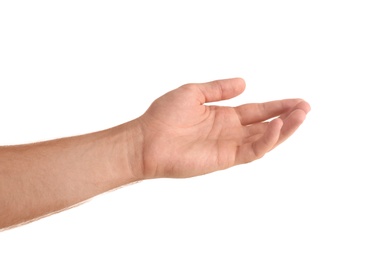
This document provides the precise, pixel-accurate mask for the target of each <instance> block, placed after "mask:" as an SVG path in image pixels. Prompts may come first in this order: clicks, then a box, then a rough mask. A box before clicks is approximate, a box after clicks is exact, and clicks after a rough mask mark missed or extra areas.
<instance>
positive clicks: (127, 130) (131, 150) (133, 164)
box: [118, 119, 145, 183]
mask: <svg viewBox="0 0 390 260" xmlns="http://www.w3.org/2000/svg"><path fill="white" fill-rule="evenodd" d="M118 127H120V128H121V131H123V133H124V138H125V140H124V142H123V147H124V148H123V152H124V157H125V160H124V161H125V164H126V165H125V167H126V168H127V169H126V173H125V175H127V177H128V178H129V179H128V183H130V182H134V181H140V180H143V179H145V173H144V158H143V141H144V140H143V132H142V128H141V126H140V124H139V122H138V119H135V120H132V121H129V122H127V123H125V124H123V125H120V126H118Z"/></svg>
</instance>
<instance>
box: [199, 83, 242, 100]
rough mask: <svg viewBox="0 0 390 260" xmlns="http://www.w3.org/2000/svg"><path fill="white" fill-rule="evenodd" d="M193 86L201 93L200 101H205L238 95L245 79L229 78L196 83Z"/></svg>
mask: <svg viewBox="0 0 390 260" xmlns="http://www.w3.org/2000/svg"><path fill="white" fill-rule="evenodd" d="M195 86H196V87H197V88H198V89H199V90H200V92H201V93H202V94H203V100H201V101H202V103H207V102H214V101H220V100H225V99H230V98H233V97H236V96H238V95H240V94H241V93H242V92H243V91H244V89H245V81H244V80H243V79H242V78H231V79H221V80H215V81H210V82H206V83H198V84H195Z"/></svg>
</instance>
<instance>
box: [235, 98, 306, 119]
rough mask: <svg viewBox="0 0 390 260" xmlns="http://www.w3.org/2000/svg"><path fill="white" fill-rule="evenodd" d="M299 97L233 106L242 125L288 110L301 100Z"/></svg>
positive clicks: (269, 117)
mask: <svg viewBox="0 0 390 260" xmlns="http://www.w3.org/2000/svg"><path fill="white" fill-rule="evenodd" d="M302 101H303V100H302V99H300V98H293V99H282V100H275V101H270V102H265V103H253V104H245V105H241V106H238V107H235V108H234V109H235V111H236V113H237V115H238V117H239V119H240V121H241V124H242V125H250V124H254V123H258V122H262V121H265V120H268V119H271V118H273V117H276V116H279V115H281V114H283V113H286V112H288V111H289V110H290V109H292V108H293V107H294V106H295V105H297V104H298V103H300V102H302Z"/></svg>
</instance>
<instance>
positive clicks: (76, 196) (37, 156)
mask: <svg viewBox="0 0 390 260" xmlns="http://www.w3.org/2000/svg"><path fill="white" fill-rule="evenodd" d="M137 133H139V130H137V129H136V126H135V124H134V122H128V123H126V124H124V125H120V126H117V127H114V128H111V129H108V130H104V131H100V132H96V133H91V134H86V135H82V136H75V137H69V138H63V139H58V140H51V141H46V142H41V143H34V144H26V145H17V146H7V147H0V229H1V228H4V227H9V226H12V225H15V224H19V223H23V222H26V221H30V220H33V219H36V218H39V217H42V216H45V215H47V214H50V213H53V212H57V211H60V210H62V209H65V208H68V207H70V206H73V205H75V204H78V203H80V202H82V201H84V200H87V199H89V198H91V197H93V196H95V195H97V194H100V193H103V192H105V191H108V190H111V189H114V188H116V187H119V186H122V185H125V184H127V183H130V182H134V181H138V180H141V179H142V175H141V173H142V167H141V164H140V163H139V162H140V155H139V154H138V153H137V150H136V148H135V149H129V148H130V147H129V146H126V145H124V144H132V145H134V146H135V145H136V144H137V143H138V142H139V140H138V139H137ZM129 161H131V164H129Z"/></svg>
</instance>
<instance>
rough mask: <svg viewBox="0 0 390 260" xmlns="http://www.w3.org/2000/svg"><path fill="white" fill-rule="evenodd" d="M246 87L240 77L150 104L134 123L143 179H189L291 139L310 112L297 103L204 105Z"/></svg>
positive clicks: (185, 88) (171, 94) (182, 90)
mask: <svg viewBox="0 0 390 260" xmlns="http://www.w3.org/2000/svg"><path fill="white" fill-rule="evenodd" d="M244 89H245V82H244V81H243V80H242V79H240V78H235V79H226V80H217V81H213V82H208V83H203V84H187V85H184V86H181V87H179V88H177V89H175V90H173V91H171V92H168V93H167V94H165V95H163V96H162V97H160V98H158V99H157V100H156V101H154V102H153V104H152V105H151V106H150V108H149V109H148V110H147V111H146V112H145V114H144V115H142V116H141V117H140V118H138V119H137V120H138V122H139V124H140V127H141V129H142V131H141V132H142V140H143V141H142V155H143V170H144V177H145V178H146V179H148V178H159V177H173V178H184V177H192V176H197V175H201V174H206V173H209V172H213V171H217V170H222V169H226V168H228V167H231V166H234V165H237V164H242V163H248V162H251V161H253V160H256V159H259V158H261V157H262V156H263V155H264V154H266V153H267V152H269V151H270V150H272V149H273V148H275V147H276V146H277V145H279V144H280V143H282V142H283V141H285V140H286V139H287V138H288V137H289V136H290V135H292V134H293V133H294V131H295V130H296V129H297V128H298V127H299V125H300V124H301V123H302V122H303V121H304V119H305V116H306V114H307V113H308V112H309V111H310V106H309V104H308V103H307V102H305V101H303V100H301V99H285V100H279V101H272V102H267V103H258V104H245V105H241V106H238V107H225V106H214V105H210V106H208V105H205V104H206V103H208V102H214V101H220V100H225V99H230V98H233V97H235V96H237V95H239V94H241V93H242V92H243V91H244ZM273 118H274V119H273ZM271 119H272V120H271Z"/></svg>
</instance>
